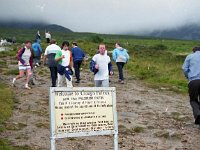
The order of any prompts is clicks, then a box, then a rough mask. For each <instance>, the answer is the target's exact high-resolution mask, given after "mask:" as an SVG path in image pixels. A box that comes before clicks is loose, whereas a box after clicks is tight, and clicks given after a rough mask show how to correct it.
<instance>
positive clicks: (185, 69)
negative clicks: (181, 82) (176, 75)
mask: <svg viewBox="0 0 200 150" xmlns="http://www.w3.org/2000/svg"><path fill="white" fill-rule="evenodd" d="M189 66H190V58H189V56H187V57H186V59H185V61H184V63H183V66H182V69H183V73H184V75H185V77H186V78H187V79H188V73H189V70H190V69H189Z"/></svg>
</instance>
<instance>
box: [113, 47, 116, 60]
mask: <svg viewBox="0 0 200 150" xmlns="http://www.w3.org/2000/svg"><path fill="white" fill-rule="evenodd" d="M112 58H113V60H114V61H116V59H117V55H116V50H115V49H114V50H113V52H112Z"/></svg>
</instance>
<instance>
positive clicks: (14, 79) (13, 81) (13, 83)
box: [12, 78, 16, 86]
mask: <svg viewBox="0 0 200 150" xmlns="http://www.w3.org/2000/svg"><path fill="white" fill-rule="evenodd" d="M15 81H16V78H13V80H12V86H15Z"/></svg>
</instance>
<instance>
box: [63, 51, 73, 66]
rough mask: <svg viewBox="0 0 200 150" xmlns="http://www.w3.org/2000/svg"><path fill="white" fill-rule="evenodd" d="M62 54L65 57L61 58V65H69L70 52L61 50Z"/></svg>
mask: <svg viewBox="0 0 200 150" xmlns="http://www.w3.org/2000/svg"><path fill="white" fill-rule="evenodd" d="M62 55H64V56H65V58H63V59H62V64H61V65H62V66H69V63H70V56H71V52H70V51H69V50H67V51H65V50H62Z"/></svg>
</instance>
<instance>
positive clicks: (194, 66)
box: [182, 47, 200, 125]
mask: <svg viewBox="0 0 200 150" xmlns="http://www.w3.org/2000/svg"><path fill="white" fill-rule="evenodd" d="M192 50H193V53H192V54H189V55H188V56H187V57H186V59H185V61H184V63H183V66H182V69H183V73H184V75H185V77H186V78H187V79H188V81H189V83H188V93H189V97H190V105H191V107H192V111H193V116H194V119H195V122H194V123H195V124H198V125H200V100H199V98H200V65H199V64H200V47H194V48H193V49H192Z"/></svg>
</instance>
